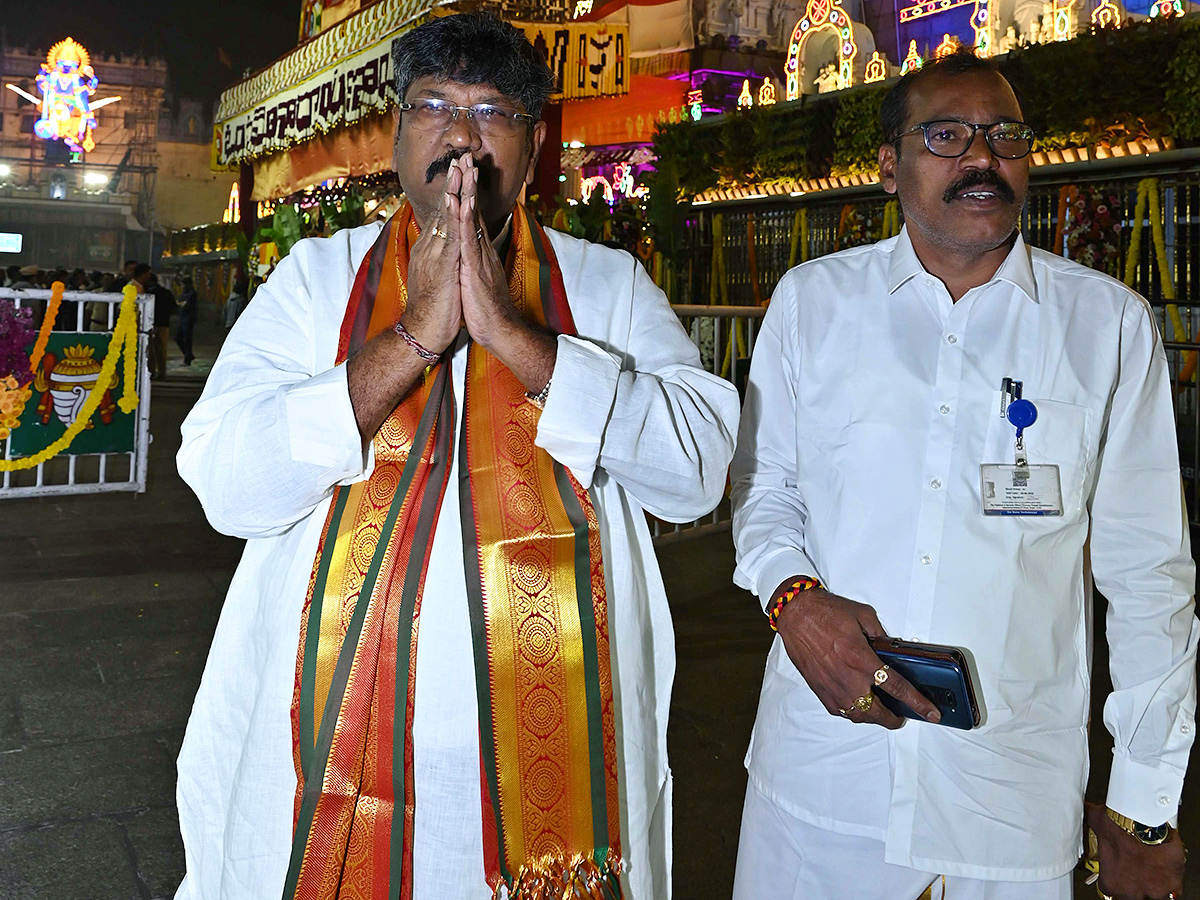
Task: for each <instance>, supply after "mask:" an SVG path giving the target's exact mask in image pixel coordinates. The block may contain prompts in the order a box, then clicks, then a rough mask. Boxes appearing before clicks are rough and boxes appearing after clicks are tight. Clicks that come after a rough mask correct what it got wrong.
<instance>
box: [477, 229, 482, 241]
mask: <svg viewBox="0 0 1200 900" xmlns="http://www.w3.org/2000/svg"><path fill="white" fill-rule="evenodd" d="M481 237H483V229H482V228H480V229H479V230H478V231H476V232H475V240H479V239H480V238H481Z"/></svg>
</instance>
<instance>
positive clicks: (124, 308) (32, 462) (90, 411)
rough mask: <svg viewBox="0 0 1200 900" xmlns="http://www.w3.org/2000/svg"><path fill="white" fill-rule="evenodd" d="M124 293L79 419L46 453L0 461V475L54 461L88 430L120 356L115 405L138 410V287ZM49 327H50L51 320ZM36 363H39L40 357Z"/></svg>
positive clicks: (129, 410)
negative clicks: (121, 376) (121, 381)
mask: <svg viewBox="0 0 1200 900" xmlns="http://www.w3.org/2000/svg"><path fill="white" fill-rule="evenodd" d="M55 287H56V288H58V287H61V283H56V285H55ZM123 293H124V295H125V297H124V299H123V300H122V301H121V311H120V313H119V314H118V316H117V324H116V326H115V327H114V328H113V334H112V337H111V338H110V339H109V343H108V353H107V354H106V355H105V357H104V362H103V363H102V364H101V366H100V374H99V375H98V376H97V377H96V384H95V386H94V387H93V388H92V390H91V393H89V394H88V398H87V400H85V401H84V402H83V407H82V408H81V409H80V410H79V415H78V416H77V417H76V419H75V421H74V422H72V423H71V425H70V426H68V428H67V430H66V431H64V432H63V433H62V436H61V437H60V438H59V439H58V440H56V441H55V442H54V443H52V444H51V445H50V446H49V447H47V448H46V449H44V450H41V451H39V452H38V453H35V454H33V455H32V456H23V457H21V458H20V459H8V460H0V472H14V471H18V470H21V469H32V468H34V467H36V466H39V465H41V464H42V463H44V462H45V461H46V460H48V459H53V458H54V457H55V456H58V454H60V453H62V452H63V451H64V450H66V449H67V448H68V447H70V446H71V444H72V443H73V442H74V440H75V438H76V437H78V436H79V434H80V432H82V431H83V429H84V428H86V427H87V424H88V422H90V421H91V419H92V416H93V415H95V413H96V410H97V409H99V408H100V401H101V400H102V399H103V398H104V392H105V391H106V390H108V387H107V386H108V385H110V384H112V382H113V376H114V375H115V374H116V371H117V363H118V362H119V361H120V359H121V357H122V356H124V358H125V393H124V395H123V396H122V397H121V399H120V400H119V401H118V402H117V406H119V407H120V409H121V411H122V412H125V413H131V412H133V411H134V410H135V409H137V405H138V396H137V393H136V392H135V383H136V377H137V287H136V286H135V285H132V284H129V285H126V286H125V289H124V291H123ZM57 296H58V299H59V300H60V301H61V299H62V291H61V290H58V291H57ZM50 302H51V305H53V304H54V294H52V295H51V301H50ZM54 309H55V312H56V313H57V307H54ZM46 318H47V319H50V311H49V309H47V312H46ZM51 324H53V321H52V320H51ZM43 325H44V323H43ZM39 344H40V346H41V351H42V352H43V353H44V352H45V349H46V345H45V342H44V341H42V340H41V338H40V336H39V339H38V343H37V344H35V345H34V351H35V352H37V349H38V345H39ZM38 360H39V361H40V360H41V356H40V355H39V357H38Z"/></svg>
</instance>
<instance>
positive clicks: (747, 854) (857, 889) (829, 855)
mask: <svg viewBox="0 0 1200 900" xmlns="http://www.w3.org/2000/svg"><path fill="white" fill-rule="evenodd" d="M883 851H884V844H883V841H877V840H874V839H872V838H867V837H858V836H856V835H849V834H840V833H838V832H836V831H828V830H827V829H824V828H819V827H817V826H815V825H810V824H809V823H807V822H805V821H804V820H803V819H799V818H797V817H795V816H793V815H792V814H791V813H789V812H787V811H786V810H784V809H782V808H780V807H779V806H778V805H777V804H776V803H774V802H773V801H771V799H770V798H768V797H766V796H765V795H764V794H763V793H762V792H761V791H760V790H759V789H758V788H757V787H755V785H754V782H753V781H752V782H750V784H749V786H748V787H747V788H746V805H745V807H744V808H743V810H742V836H741V840H740V842H739V844H738V858H737V874H736V875H735V876H734V881H733V900H917V898H919V897H923V896H929V897H930V900H1071V890H1072V888H1071V873H1070V872H1068V873H1067V874H1066V875H1063V876H1061V877H1059V878H1054V879H1051V880H1050V881H979V880H976V879H974V878H963V877H961V876H954V875H950V876H943V875H940V874H938V873H937V872H921V871H918V870H917V869H909V868H906V867H904V866H894V865H891V864H890V863H886V862H884V861H883ZM926 890H930V892H929V894H928V895H926V894H925V891H926Z"/></svg>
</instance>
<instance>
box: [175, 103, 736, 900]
mask: <svg viewBox="0 0 1200 900" xmlns="http://www.w3.org/2000/svg"><path fill="white" fill-rule="evenodd" d="M439 84H440V85H441V88H440V89H441V90H442V91H443V92H444V91H451V90H452V91H460V93H461V92H469V91H475V90H484V89H486V87H487V86H486V85H485V86H483V87H481V88H478V89H477V88H475V87H472V86H467V87H461V86H454V85H450V86H449V87H447V86H446V85H445V84H444V83H439ZM427 86H428V83H427ZM401 96H405V93H404V91H401ZM434 96H438V95H437V94H434ZM452 99H453V101H454V102H459V103H463V105H464V108H465V107H467V106H468V105H469V104H470V103H474V102H476V101H477V99H478V98H477V97H471V96H465V95H463V99H460V97H459V95H454V96H453V97H452ZM489 102H494V101H489ZM453 128H454V133H455V140H458V139H459V138H461V140H462V141H463V142H464V144H467V143H469V142H470V141H472V140H477V139H478V137H479V136H478V134H477V133H475V132H473V131H471V127H470V125H469V123H468V122H467V120H466V117H465V116H464V117H463V118H462V119H460V120H456V121H455V123H454V126H453ZM470 150H471V148H470V147H468V151H470ZM476 152H478V149H477V148H476ZM457 163H458V160H455V162H454V164H451V165H450V167H449V168H450V169H451V170H454V171H452V175H453V177H454V178H455V179H456V182H455V183H456V184H461V183H463V181H469V176H468V170H469V169H470V168H471V165H470V164H469V161H468V160H464V161H463V168H462V170H461V174H459V173H458V171H457V168H456V167H457ZM422 168H423V166H422ZM530 170H531V164H530ZM522 171H523V170H522ZM459 179H461V180H459ZM518 184H519V182H518ZM482 202H483V201H482V200H481V203H482ZM465 204H466V201H465V194H464V208H465ZM415 206H416V205H415V204H414V207H415ZM418 211H419V209H418ZM464 215H465V211H464ZM436 228H437V226H434V230H435V233H436ZM506 229H507V226H504V227H503V228H499V227H497V228H495V229H494V230H493V233H492V236H493V237H494V238H495V239H496V240H497V241H498V242H500V241H503V240H505V238H506V236H507V235H506ZM379 231H380V226H379V225H378V224H374V225H368V226H364V227H362V228H356V229H351V230H346V231H342V232H339V233H338V234H336V235H334V236H333V237H331V238H327V239H318V240H305V241H301V242H300V243H298V244H297V245H296V246H295V247H294V248H293V249H292V251H291V253H290V254H289V255H288V256H287V257H286V258H285V259H284V260H283V261H282V262H281V264H280V266H279V268H278V269H277V270H276V272H275V273H274V274H273V275H272V277H271V279H270V281H269V282H267V283H266V284H265V285H263V286H262V287H261V288H260V289H259V291H258V293H257V294H256V295H255V297H254V300H253V302H252V303H251V304H250V305H249V307H248V308H247V310H246V312H245V313H244V314H243V315H242V317H241V318H240V319H239V320H238V323H237V325H236V326H235V327H234V329H233V331H232V332H231V333H230V335H229V338H228V339H227V341H226V343H225V346H224V348H223V349H222V352H221V355H220V358H219V359H218V361H217V363H216V365H215V366H214V368H213V371H212V374H211V376H210V377H209V380H208V383H207V385H206V387H205V391H204V394H203V396H202V397H201V399H200V401H199V403H198V404H197V405H196V407H195V409H194V410H193V411H192V412H191V414H190V415H189V416H188V418H187V421H186V422H185V423H184V427H183V447H182V449H181V451H180V453H179V469H180V472H181V474H182V475H183V477H184V478H185V480H186V481H187V482H188V483H189V485H191V486H192V487H193V489H194V490H195V491H196V493H197V495H198V496H199V497H200V499H201V501H202V503H203V505H204V509H205V512H206V514H207V516H208V518H209V520H210V522H211V523H212V524H213V526H214V527H215V528H217V529H218V530H219V531H221V532H223V533H227V534H232V535H237V536H240V537H244V538H247V539H248V542H247V545H246V550H245V554H244V557H243V559H242V561H241V564H240V565H239V567H238V569H237V572H236V574H235V575H234V578H233V581H232V583H231V585H230V589H229V595H228V598H227V601H226V604H225V607H224V610H223V612H222V616H221V620H220V622H219V624H218V627H217V631H216V635H215V638H214V641H213V646H212V651H211V653H210V656H209V660H208V664H207V666H206V669H205V673H204V677H203V680H202V683H201V686H200V690H199V693H198V694H197V697H196V702H195V706H194V709H193V712H192V717H191V719H190V721H189V724H188V729H187V735H186V737H185V740H184V744H183V749H182V752H181V754H180V758H179V788H178V803H179V813H180V828H181V831H182V834H183V839H184V845H185V849H186V855H187V876H186V878H185V880H184V882H183V884H182V885H181V887H180V890H179V894H178V896H179V897H180V898H187V900H191V898H197V900H199V898H203V900H217V898H262V897H273V896H278V895H279V893H280V891H281V889H282V886H283V883H284V877H285V873H286V872H287V870H288V862H289V860H288V857H289V851H290V849H291V844H292V828H293V814H294V806H293V804H294V802H295V796H296V777H295V773H294V769H293V759H292V731H291V723H290V720H289V707H290V704H291V700H292V691H293V686H294V682H295V678H296V651H297V644H298V641H299V628H300V621H301V610H302V606H303V604H304V599H305V591H306V587H307V585H308V581H309V576H310V573H311V572H312V567H313V558H314V554H315V552H316V549H317V544H318V540H319V538H320V533H321V530H322V525H323V523H324V521H325V517H326V513H327V511H328V509H329V505H330V495H331V493H332V491H333V490H334V488H335V486H337V485H339V484H341V485H344V484H350V483H353V482H356V481H359V480H363V479H365V478H367V477H368V476H369V475H370V473H371V471H372V467H373V452H372V445H371V444H370V442H369V441H368V442H367V443H366V450H365V451H364V440H363V436H362V434H360V425H361V420H360V419H357V418H356V409H355V406H354V404H353V403H352V402H351V388H350V387H349V382H348V374H347V370H348V368H351V366H350V365H348V364H340V365H335V359H336V356H337V350H338V332H339V328H340V326H341V325H342V321H343V317H344V314H345V310H346V302H347V297H348V296H349V295H350V292H351V288H352V284H353V280H354V277H355V273H356V271H357V270H358V267H359V263H360V262H361V260H362V259H363V258H364V256H365V255H366V254H367V252H368V250H369V249H370V248H371V246H372V244H373V242H374V241H375V239H376V237H377V236H378V234H379ZM549 236H550V243H551V245H552V247H553V250H554V253H555V255H556V257H557V261H558V264H559V266H560V267H561V271H562V275H563V281H564V286H565V289H566V295H567V298H568V301H569V305H570V309H571V313H572V315H573V317H574V323H575V328H576V336H573V337H571V336H565V335H560V336H558V338H557V340H556V341H555V342H554V343H555V346H554V351H555V356H554V361H553V385H552V389H550V390H549V391H548V394H547V396H546V399H545V406H544V410H543V412H542V413H541V418H540V421H539V423H538V426H537V437H536V443H537V445H538V446H539V447H541V448H543V449H544V450H545V451H546V452H547V453H549V454H550V456H551V457H553V459H554V460H556V461H557V462H559V463H561V464H562V465H563V466H565V467H566V468H568V469H569V470H570V471H571V473H572V474H573V475H574V476H575V478H576V479H578V481H579V482H580V483H581V484H582V485H583V486H584V487H590V488H591V490H592V492H593V497H594V498H595V510H596V514H597V517H598V519H599V528H600V535H601V540H602V543H603V550H604V561H605V576H606V587H607V596H608V604H609V605H608V609H609V633H610V638H611V652H612V660H611V662H612V671H613V676H612V680H613V690H614V701H615V710H616V711H615V720H616V735H617V754H618V768H619V782H620V792H621V793H620V807H621V836H622V843H623V846H624V857H625V870H624V872H623V874H622V883H623V887H624V891H625V896H626V897H627V898H629V900H643V898H645V900H652V898H653V900H657V898H664V897H667V896H669V893H670V881H669V876H670V847H671V835H670V810H671V782H670V772H669V769H668V767H667V757H666V724H667V711H668V703H669V698H670V685H671V679H672V677H673V673H674V651H673V637H672V630H671V623H670V616H669V612H668V609H667V604H666V597H665V594H664V590H663V585H662V581H661V578H660V576H659V572H658V567H657V565H656V562H655V558H654V551H653V548H652V546H651V542H650V535H649V531H648V529H647V525H646V518H645V512H647V511H648V512H650V513H652V514H654V515H656V516H659V517H662V518H665V519H668V520H673V521H686V520H689V519H692V518H694V517H696V516H698V515H700V514H703V513H704V512H706V511H708V510H710V509H711V508H712V507H713V506H715V505H716V503H717V501H718V500H719V498H720V496H721V492H722V490H723V488H724V485H725V471H726V466H727V464H728V460H729V458H730V456H731V454H732V451H733V435H734V433H735V432H736V423H737V415H738V413H737V395H736V392H735V391H734V390H733V389H732V387H730V386H729V385H728V384H726V383H725V382H722V381H721V380H719V379H717V378H715V377H714V376H712V375H710V374H707V373H705V372H704V371H703V370H701V369H700V368H699V365H698V364H699V359H698V354H697V352H696V350H695V348H694V346H693V345H692V344H691V342H690V341H689V339H688V338H687V335H686V334H685V332H684V331H683V329H682V328H681V327H680V325H679V322H678V321H677V319H676V317H675V315H674V314H673V312H672V311H671V309H670V307H669V305H668V303H667V301H666V298H665V296H664V295H663V293H662V292H661V291H659V290H658V289H657V288H656V287H655V286H654V285H653V283H652V282H651V281H650V279H649V278H648V277H647V275H646V273H645V271H644V270H643V269H642V268H641V267H640V266H639V265H638V263H637V262H636V261H635V260H634V259H633V258H632V257H631V256H630V255H629V254H627V253H624V252H621V251H616V250H612V249H608V248H605V247H600V246H597V245H594V244H590V243H588V242H585V241H581V240H577V239H574V238H571V237H567V236H564V235H562V234H558V233H556V232H549ZM456 252H457V251H456ZM415 256H416V252H415V251H414V259H415ZM468 321H469V320H468ZM414 330H415V329H414ZM467 339H468V335H467V332H466V330H463V331H462V332H461V333H459V334H458V335H457V336H456V337H454V338H453V339H452V342H451V343H450V344H449V345H448V346H447V347H446V348H445V353H446V355H448V356H449V357H450V360H451V365H452V377H453V384H454V390H455V394H456V396H458V397H462V395H463V388H464V370H465V364H466V359H467ZM351 362H353V360H352V361H351ZM460 415H461V407H460ZM455 427H456V432H457V430H458V429H461V421H460V422H458V423H456V425H455ZM457 441H458V438H457V437H456V438H455V442H456V443H457ZM459 461H460V456H459V455H458V454H455V455H454V458H453V464H452V465H453V468H452V470H451V471H450V473H449V477H448V481H447V488H446V490H447V495H446V497H445V498H444V501H443V503H442V505H441V510H440V515H439V519H438V525H437V528H436V530H435V533H434V538H433V546H432V548H431V556H430V559H429V563H428V567H427V571H428V576H427V580H426V583H425V591H424V594H425V601H424V604H423V608H422V614H421V622H420V641H419V645H418V650H417V663H416V667H417V679H416V685H417V687H416V699H415V718H414V725H413V742H414V748H415V749H414V753H415V759H414V772H415V791H416V795H417V797H418V803H417V806H416V810H417V811H416V818H415V837H414V850H413V860H414V869H413V873H414V874H413V896H414V897H415V898H417V900H431V898H454V900H460V898H461V900H469V898H480V900H482V898H485V897H490V896H491V890H490V889H489V888H488V886H487V884H486V882H485V878H484V861H483V850H482V836H481V822H482V813H481V808H480V807H481V800H480V734H479V728H480V726H479V718H478V708H477V702H478V698H477V697H476V678H475V673H474V668H473V661H472V641H471V624H470V621H469V617H468V606H467V594H466V586H465V579H464V548H463V542H462V534H461V529H460V523H459V510H460V506H459V501H458V497H457V493H458V489H459V477H458V472H457V468H458V466H459Z"/></svg>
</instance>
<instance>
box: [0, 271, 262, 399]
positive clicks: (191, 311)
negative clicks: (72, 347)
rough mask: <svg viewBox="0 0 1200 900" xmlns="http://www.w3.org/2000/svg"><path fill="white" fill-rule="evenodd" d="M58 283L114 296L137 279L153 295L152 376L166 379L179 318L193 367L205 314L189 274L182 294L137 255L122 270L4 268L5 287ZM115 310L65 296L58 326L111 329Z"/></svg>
mask: <svg viewBox="0 0 1200 900" xmlns="http://www.w3.org/2000/svg"><path fill="white" fill-rule="evenodd" d="M57 281H61V282H62V283H63V284H64V285H65V286H66V289H67V291H68V292H86V293H96V294H114V293H120V292H121V291H122V290H123V289H124V288H125V286H126V285H127V284H130V283H133V284H136V285H137V287H138V293H141V294H151V295H153V297H154V324H153V330H152V331H151V333H150V341H149V354H148V365H149V368H150V377H151V378H152V379H159V378H164V377H166V374H167V355H168V349H169V346H170V340H171V331H172V319H173V318H175V320H176V321H175V326H174V331H175V343H176V344H177V345H178V347H179V351H180V353H181V354H182V355H183V364H184V365H185V366H190V365H191V364H192V361H193V360H194V359H195V358H196V357H195V354H194V353H193V347H192V341H193V337H194V335H195V329H196V319H197V315H198V312H199V295H198V294H197V293H196V288H195V285H194V284H193V283H192V279H191V278H190V277H189V276H183V277H182V278H179V279H178V280H177V281H176V284H177V287H178V288H179V294H178V296H176V294H175V292H174V291H172V290H171V289H170V288H168V287H167V286H166V285H164V284H161V283H160V282H159V279H158V275H157V273H155V272H154V270H153V269H152V268H151V267H150V266H149V265H148V264H147V263H143V262H138V261H137V260H135V259H129V260H126V261H125V265H124V266H123V267H122V270H121V271H120V272H100V271H92V272H88V271H86V270H84V269H82V268H79V269H74V270H71V271H68V270H67V269H63V268H57V269H54V268H51V269H42V268H40V267H38V266H32V265H31V266H15V265H13V266H8V268H7V269H5V270H4V278H3V281H2V282H0V286H3V287H6V288H13V289H14V290H49V289H50V288H51V287H52V286H53V285H54V283H55V282H57ZM244 281H245V279H240V281H239V282H236V283H235V284H234V290H233V293H232V294H231V296H230V300H229V302H228V303H227V304H226V307H227V309H226V311H225V316H224V321H225V326H226V328H231V327H233V322H234V321H236V319H237V316H238V315H240V314H241V311H242V310H243V309H244V308H245V305H246V302H247V301H246V299H245V297H246V289H245V287H244V286H242V289H241V291H240V293H239V290H238V288H239V285H240V284H242V283H243V282H244ZM35 309H36V316H37V318H38V319H39V320H40V318H41V316H42V315H43V314H44V311H45V305H44V304H39V306H38V307H35ZM113 313H114V309H113V306H112V305H111V304H109V303H101V302H97V303H85V304H84V309H83V310H82V311H81V310H80V309H79V303H78V302H76V301H68V300H64V301H63V302H62V304H61V306H60V307H59V311H58V315H57V316H56V317H55V321H54V325H53V326H52V327H53V328H54V329H55V330H56V331H80V330H81V331H108V330H111V328H112V326H113V322H112V315H113Z"/></svg>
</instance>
